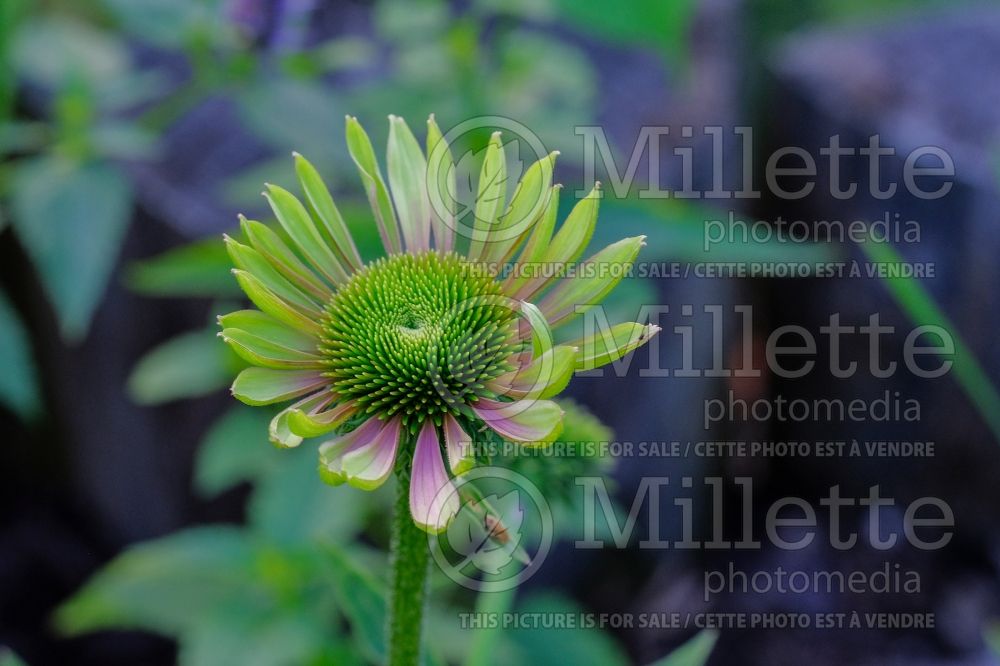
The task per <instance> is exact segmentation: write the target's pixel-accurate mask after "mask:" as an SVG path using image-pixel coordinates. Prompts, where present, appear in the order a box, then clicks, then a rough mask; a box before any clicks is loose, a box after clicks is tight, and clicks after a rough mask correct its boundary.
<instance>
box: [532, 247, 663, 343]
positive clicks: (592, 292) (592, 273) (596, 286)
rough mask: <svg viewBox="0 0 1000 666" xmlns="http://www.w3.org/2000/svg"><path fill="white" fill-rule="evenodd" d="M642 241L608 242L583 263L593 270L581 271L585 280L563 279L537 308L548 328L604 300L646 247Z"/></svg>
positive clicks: (564, 321) (582, 278)
mask: <svg viewBox="0 0 1000 666" xmlns="http://www.w3.org/2000/svg"><path fill="white" fill-rule="evenodd" d="M645 239H646V237H645V236H635V237H633V238H623V239H622V240H620V241H618V242H617V243H612V244H611V245H609V246H608V247H606V248H604V249H603V250H601V251H600V252H598V253H597V254H595V255H594V256H592V257H591V258H590V259H588V260H587V262H586V263H587V264H588V265H590V266H593V267H595V268H594V270H586V271H583V274H584V275H585V276H586V277H578V278H572V279H567V280H564V281H563V282H562V283H561V284H560V285H559V286H558V287H556V288H555V289H553V290H552V291H551V292H549V294H548V295H547V296H546V297H545V299H544V300H542V302H541V303H540V304H539V306H538V307H539V308H540V309H541V310H542V312H543V313H545V317H546V319H548V321H549V325H550V326H552V328H555V327H557V326H559V325H561V324H564V323H566V322H567V321H569V320H570V319H572V318H573V317H575V316H576V315H579V314H582V313H584V312H586V311H587V310H589V309H590V308H592V307H594V306H595V305H597V304H599V303H600V302H601V301H602V300H604V297H605V296H607V295H608V294H609V293H611V290H612V289H614V288H615V287H616V286H618V283H619V282H621V281H622V278H624V277H625V276H626V275H628V272H629V268H630V267H631V266H632V264H633V262H634V261H635V258H636V257H637V256H638V255H639V250H640V249H641V248H642V246H643V245H645V244H646V242H645Z"/></svg>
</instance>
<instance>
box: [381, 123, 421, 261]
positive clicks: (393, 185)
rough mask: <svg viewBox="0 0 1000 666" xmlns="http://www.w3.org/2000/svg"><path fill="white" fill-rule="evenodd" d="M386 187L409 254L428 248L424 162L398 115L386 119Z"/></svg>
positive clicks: (415, 141) (414, 140)
mask: <svg viewBox="0 0 1000 666" xmlns="http://www.w3.org/2000/svg"><path fill="white" fill-rule="evenodd" d="M387 157H388V160H387V167H388V173H389V188H390V191H391V192H392V200H393V202H395V204H396V214H397V215H398V216H399V227H400V229H401V230H402V232H403V240H404V241H405V242H406V250H407V251H408V252H419V251H422V250H427V249H430V244H431V211H430V202H429V200H428V199H427V160H426V159H425V158H424V153H423V151H421V150H420V144H419V143H417V139H416V137H414V136H413V132H411V131H410V128H409V127H408V126H407V124H406V121H405V120H403V119H402V118H400V117H399V116H389V147H388V151H387Z"/></svg>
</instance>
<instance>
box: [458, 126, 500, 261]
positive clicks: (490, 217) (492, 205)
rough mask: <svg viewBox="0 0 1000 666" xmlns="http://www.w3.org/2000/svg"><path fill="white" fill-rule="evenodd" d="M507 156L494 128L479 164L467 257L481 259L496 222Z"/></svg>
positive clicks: (498, 216) (498, 133)
mask: <svg viewBox="0 0 1000 666" xmlns="http://www.w3.org/2000/svg"><path fill="white" fill-rule="evenodd" d="M506 197H507V160H506V158H505V157H504V152H503V142H502V141H501V140H500V132H494V133H493V136H491V137H490V143H489V145H488V146H487V147H486V156H485V157H484V158H483V167H482V169H481V170H480V172H479V186H478V191H477V193H476V206H475V209H474V212H475V220H474V221H473V227H472V238H471V239H470V240H471V242H470V244H469V252H468V255H467V256H468V258H469V261H481V260H483V256H484V253H485V251H486V246H487V243H489V239H490V236H491V235H492V234H493V231H494V229H495V228H496V226H497V221H498V220H499V218H500V214H501V213H502V212H503V209H504V205H505V204H506V203H507V199H506Z"/></svg>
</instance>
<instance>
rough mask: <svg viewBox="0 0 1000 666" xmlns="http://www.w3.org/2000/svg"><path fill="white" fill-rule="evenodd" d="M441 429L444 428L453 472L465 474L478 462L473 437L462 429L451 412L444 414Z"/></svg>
mask: <svg viewBox="0 0 1000 666" xmlns="http://www.w3.org/2000/svg"><path fill="white" fill-rule="evenodd" d="M441 429H442V430H444V443H445V449H446V451H447V453H448V467H450V468H451V473H452V474H454V475H455V476H458V475H459V474H464V473H465V472H467V471H469V469H471V468H472V467H473V466H474V465H475V464H476V452H475V449H474V448H473V445H472V438H471V437H469V436H468V435H467V434H466V433H465V431H464V430H462V426H460V425H459V424H458V421H457V420H455V417H454V416H452V415H451V414H445V415H444V422H443V423H442V425H441Z"/></svg>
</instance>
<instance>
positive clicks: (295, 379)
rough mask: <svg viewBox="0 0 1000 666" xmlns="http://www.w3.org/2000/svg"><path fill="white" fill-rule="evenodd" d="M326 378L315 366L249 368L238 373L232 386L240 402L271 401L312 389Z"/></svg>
mask: <svg viewBox="0 0 1000 666" xmlns="http://www.w3.org/2000/svg"><path fill="white" fill-rule="evenodd" d="M327 381H328V380H327V378H326V377H324V376H323V375H322V374H321V373H319V372H317V371H315V370H272V369H270V368H247V369H246V370H244V371H243V372H241V373H240V374H239V375H238V376H237V377H236V381H234V382H233V387H232V389H230V390H231V392H232V394H233V396H235V397H236V398H237V399H238V400H239V401H240V402H243V403H246V404H248V405H254V406H260V405H271V404H274V403H276V402H284V401H285V400H291V399H292V398H297V397H299V396H301V395H305V394H306V393H311V392H313V391H315V390H317V389H319V388H322V387H323V386H324V385H325V384H326V383H327Z"/></svg>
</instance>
